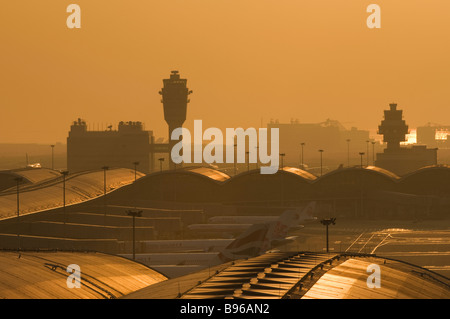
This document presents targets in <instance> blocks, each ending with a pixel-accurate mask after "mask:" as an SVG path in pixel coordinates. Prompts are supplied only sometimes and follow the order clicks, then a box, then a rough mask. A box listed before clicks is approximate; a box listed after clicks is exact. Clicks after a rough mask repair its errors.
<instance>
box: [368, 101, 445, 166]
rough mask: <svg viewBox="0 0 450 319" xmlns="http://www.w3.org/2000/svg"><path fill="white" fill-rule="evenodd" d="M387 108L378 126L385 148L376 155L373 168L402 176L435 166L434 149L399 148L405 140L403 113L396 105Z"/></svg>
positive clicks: (405, 129)
mask: <svg viewBox="0 0 450 319" xmlns="http://www.w3.org/2000/svg"><path fill="white" fill-rule="evenodd" d="M389 106H390V109H389V110H385V111H384V120H383V121H381V125H379V126H378V134H381V135H383V141H384V142H386V143H387V147H386V148H385V149H384V152H383V153H377V159H376V161H375V166H378V167H381V168H384V169H387V170H389V171H391V172H394V173H395V174H397V175H404V174H406V173H409V172H412V171H415V170H417V169H419V168H421V167H424V166H429V165H436V164H437V149H436V148H431V149H430V148H427V146H426V145H412V146H410V147H406V146H405V147H401V146H400V142H403V141H405V139H406V138H405V136H406V134H408V126H407V125H406V123H405V121H404V120H403V111H402V110H397V104H395V103H392V104H390V105H389Z"/></svg>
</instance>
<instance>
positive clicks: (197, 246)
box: [141, 238, 234, 253]
mask: <svg viewBox="0 0 450 319" xmlns="http://www.w3.org/2000/svg"><path fill="white" fill-rule="evenodd" d="M233 240H234V239H233V238H231V239H228V238H226V239H225V238H224V239H186V240H178V239H173V240H169V239H166V240H146V241H143V242H141V251H146V252H152V253H162V252H165V253H169V252H171V253H174V252H179V253H181V252H213V251H220V250H222V249H224V248H225V247H226V246H228V245H229V244H230V243H231V242H232V241H233Z"/></svg>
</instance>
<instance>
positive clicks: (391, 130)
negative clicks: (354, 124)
mask: <svg viewBox="0 0 450 319" xmlns="http://www.w3.org/2000/svg"><path fill="white" fill-rule="evenodd" d="M389 106H390V110H385V111H384V120H383V121H381V125H379V126H378V134H382V135H383V142H387V150H398V149H400V142H403V141H405V140H406V137H405V135H406V134H408V125H406V123H405V121H404V120H403V119H402V118H403V111H402V110H397V104H395V103H392V104H389Z"/></svg>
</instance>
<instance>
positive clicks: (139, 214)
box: [127, 210, 142, 260]
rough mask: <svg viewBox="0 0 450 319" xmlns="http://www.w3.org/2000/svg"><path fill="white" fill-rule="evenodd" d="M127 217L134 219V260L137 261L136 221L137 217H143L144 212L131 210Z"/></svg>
mask: <svg viewBox="0 0 450 319" xmlns="http://www.w3.org/2000/svg"><path fill="white" fill-rule="evenodd" d="M127 215H128V216H132V217H133V260H135V259H136V234H135V229H136V221H135V220H136V217H142V210H139V211H132V210H129V211H127Z"/></svg>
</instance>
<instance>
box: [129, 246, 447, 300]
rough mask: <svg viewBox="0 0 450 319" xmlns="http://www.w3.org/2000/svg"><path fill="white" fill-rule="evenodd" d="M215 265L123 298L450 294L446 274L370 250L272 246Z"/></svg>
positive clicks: (364, 296)
mask: <svg viewBox="0 0 450 319" xmlns="http://www.w3.org/2000/svg"><path fill="white" fill-rule="evenodd" d="M373 263H376V264H378V265H380V267H381V278H382V279H381V280H382V281H381V283H382V284H381V285H382V288H381V289H378V288H368V287H367V278H368V276H369V275H370V274H371V273H368V272H367V267H368V265H370V264H373ZM220 267H221V268H214V269H211V270H210V271H208V270H203V271H201V272H197V273H193V274H190V275H186V276H182V277H179V278H174V279H170V280H167V281H165V282H161V283H158V284H156V285H155V286H152V287H149V288H145V289H142V290H140V291H138V292H136V293H133V294H131V295H129V296H126V298H155V299H158V298H181V299H224V298H225V299H281V298H285V299H286V298H287V299H290V298H291V299H299V298H301V297H304V298H327V299H328V298H340V299H346V298H355V299H356V298H358V299H363V298H385V299H398V298H416V299H420V298H450V281H449V280H448V279H447V278H445V277H443V276H440V275H438V274H436V273H433V272H431V271H429V270H426V269H424V268H421V267H417V266H414V265H411V264H407V263H404V262H401V261H396V260H391V259H388V260H387V259H385V258H382V257H375V256H374V255H365V254H325V253H310V252H277V253H267V254H264V255H261V256H258V257H255V258H250V259H248V260H237V261H234V262H233V263H228V265H222V266H220ZM150 288H152V289H150ZM153 288H154V289H153ZM176 289H177V290H176ZM176 291H178V295H177V293H176Z"/></svg>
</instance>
